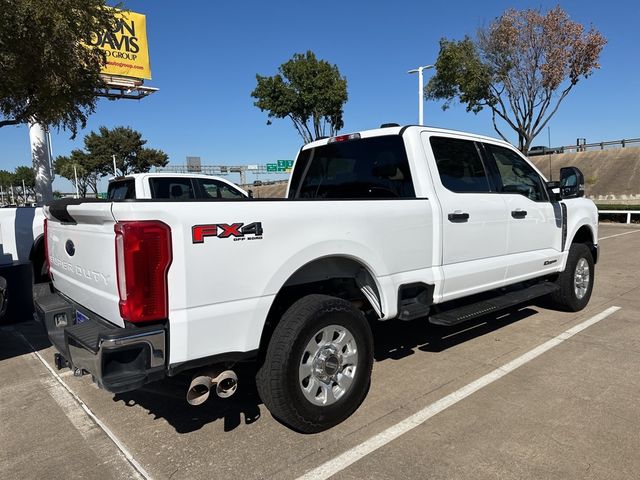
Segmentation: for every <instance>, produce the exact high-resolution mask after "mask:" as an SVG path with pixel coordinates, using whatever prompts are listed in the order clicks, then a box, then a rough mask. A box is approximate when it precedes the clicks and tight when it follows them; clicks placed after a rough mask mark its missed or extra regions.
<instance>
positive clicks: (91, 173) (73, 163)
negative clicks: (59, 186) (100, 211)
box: [53, 150, 102, 198]
mask: <svg viewBox="0 0 640 480" xmlns="http://www.w3.org/2000/svg"><path fill="white" fill-rule="evenodd" d="M53 165H54V168H55V171H56V172H57V173H58V175H60V176H62V177H64V178H66V179H67V180H69V181H70V182H71V183H72V184H73V186H74V188H76V187H77V188H78V194H79V195H80V196H81V197H82V198H84V197H86V196H87V192H88V191H89V189H91V191H92V192H93V193H94V194H97V193H98V181H99V180H100V178H101V177H102V175H101V173H100V170H101V169H102V165H101V163H100V162H98V161H96V160H95V159H94V158H92V157H91V156H90V155H88V154H87V153H86V152H83V151H82V150H72V151H71V155H69V156H60V157H58V158H56V160H55V161H54V163H53ZM74 167H75V170H74ZM76 175H77V179H78V180H77V182H78V183H77V185H76Z"/></svg>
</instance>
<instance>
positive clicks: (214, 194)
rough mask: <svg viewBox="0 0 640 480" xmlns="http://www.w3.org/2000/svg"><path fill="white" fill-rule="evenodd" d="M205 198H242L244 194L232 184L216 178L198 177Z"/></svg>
mask: <svg viewBox="0 0 640 480" xmlns="http://www.w3.org/2000/svg"><path fill="white" fill-rule="evenodd" d="M196 182H198V184H199V185H200V189H201V191H202V196H203V198H242V197H243V196H244V195H242V193H241V192H240V191H238V190H236V189H235V188H233V187H232V186H231V185H229V184H227V183H224V182H221V181H220V180H216V179H214V178H198V179H196Z"/></svg>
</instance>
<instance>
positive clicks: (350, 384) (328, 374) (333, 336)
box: [256, 295, 373, 433]
mask: <svg viewBox="0 0 640 480" xmlns="http://www.w3.org/2000/svg"><path fill="white" fill-rule="evenodd" d="M372 365H373V337H372V334H371V329H370V327H369V324H368V323H367V321H366V319H365V318H364V315H363V314H362V312H361V311H359V310H358V309H356V308H355V307H354V306H353V305H352V304H351V303H350V302H347V301H345V300H342V299H339V298H335V297H329V296H326V295H308V296H306V297H303V298H301V299H300V300H298V301H297V302H296V303H294V304H293V305H292V306H291V307H290V308H289V309H288V310H287V311H286V313H285V314H284V316H283V317H282V319H281V321H280V323H279V324H278V325H277V327H276V329H275V330H274V332H273V336H272V337H271V341H270V342H269V346H268V348H267V354H266V357H265V361H264V364H263V365H262V367H261V368H260V370H259V371H258V375H257V377H256V380H257V381H256V384H257V387H258V392H259V393H260V397H261V398H262V401H263V402H264V404H265V405H266V406H267V408H268V409H269V411H270V412H271V414H272V415H273V416H274V417H276V418H277V419H278V420H280V421H281V422H282V423H284V424H285V425H287V426H289V427H291V428H293V429H294V430H298V431H300V432H304V433H315V432H320V431H322V430H326V429H327V428H331V427H333V426H334V425H337V424H338V423H340V422H342V421H343V420H345V419H346V418H347V417H349V416H350V415H351V414H352V413H353V412H354V411H355V410H356V409H357V408H358V407H359V406H360V404H361V403H362V401H363V400H364V398H365V397H366V395H367V392H368V389H369V383H370V380H371V368H372Z"/></svg>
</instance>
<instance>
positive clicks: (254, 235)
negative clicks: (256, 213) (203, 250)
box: [191, 222, 262, 243]
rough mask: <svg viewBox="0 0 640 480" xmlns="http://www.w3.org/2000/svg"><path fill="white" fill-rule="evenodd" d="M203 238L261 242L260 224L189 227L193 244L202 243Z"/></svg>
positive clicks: (216, 224) (221, 224)
mask: <svg viewBox="0 0 640 480" xmlns="http://www.w3.org/2000/svg"><path fill="white" fill-rule="evenodd" d="M205 237H217V238H233V240H234V241H239V240H261V239H262V222H253V223H249V224H247V225H245V224H244V223H231V224H228V223H210V224H206V225H194V226H193V227H191V240H192V242H193V243H204V239H205Z"/></svg>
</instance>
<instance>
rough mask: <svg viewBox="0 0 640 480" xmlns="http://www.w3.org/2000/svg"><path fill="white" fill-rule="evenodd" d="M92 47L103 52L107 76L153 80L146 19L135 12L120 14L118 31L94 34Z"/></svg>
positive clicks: (91, 42)
mask: <svg viewBox="0 0 640 480" xmlns="http://www.w3.org/2000/svg"><path fill="white" fill-rule="evenodd" d="M89 45H91V46H92V47H98V48H100V49H102V50H104V52H105V54H106V56H107V59H106V60H107V61H106V64H105V65H104V67H103V68H102V73H104V74H106V75H119V76H124V77H134V78H146V79H150V78H151V66H150V64H149V47H148V45H147V19H146V17H145V15H142V14H140V13H134V12H124V11H122V12H118V13H117V14H116V25H115V29H114V30H113V31H110V32H98V33H95V34H93V36H92V37H91V40H90V42H89Z"/></svg>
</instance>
